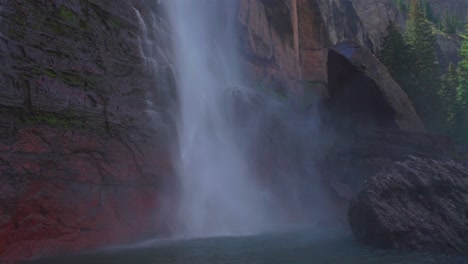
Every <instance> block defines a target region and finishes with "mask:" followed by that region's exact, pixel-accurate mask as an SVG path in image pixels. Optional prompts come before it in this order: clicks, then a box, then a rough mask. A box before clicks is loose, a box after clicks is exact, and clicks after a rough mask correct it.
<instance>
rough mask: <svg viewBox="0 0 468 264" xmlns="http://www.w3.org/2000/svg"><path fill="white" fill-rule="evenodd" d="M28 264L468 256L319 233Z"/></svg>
mask: <svg viewBox="0 0 468 264" xmlns="http://www.w3.org/2000/svg"><path fill="white" fill-rule="evenodd" d="M29 263H30V264H33V263H34V264H62V263H67V264H110V263H113V264H114V263H115V264H423V263H424V264H431V263H437V264H466V263H468V258H466V257H448V256H443V255H433V254H427V253H414V252H412V253H410V252H404V251H395V250H379V249H374V248H370V247H366V246H362V245H360V244H358V243H356V242H355V241H354V240H353V239H352V238H349V237H343V236H334V235H323V234H319V233H318V232H296V233H289V234H275V235H262V236H250V237H223V238H206V239H194V240H154V241H147V242H144V243H141V244H139V245H134V246H131V247H120V248H113V249H106V250H104V251H101V252H95V253H89V254H84V255H78V256H70V257H62V258H57V259H47V260H38V261H33V262H29Z"/></svg>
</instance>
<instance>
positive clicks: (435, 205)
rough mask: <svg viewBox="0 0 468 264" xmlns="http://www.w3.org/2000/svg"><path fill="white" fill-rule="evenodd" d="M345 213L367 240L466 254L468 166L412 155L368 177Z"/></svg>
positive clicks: (387, 244)
mask: <svg viewBox="0 0 468 264" xmlns="http://www.w3.org/2000/svg"><path fill="white" fill-rule="evenodd" d="M348 215H349V222H350V225H351V228H352V231H353V233H354V234H355V236H356V237H357V238H358V239H359V240H361V241H363V242H365V243H369V244H372V245H378V246H381V247H385V248H402V249H419V250H431V251H441V252H451V253H453V252H458V253H468V164H467V163H466V162H465V163H463V162H455V161H451V160H447V161H435V160H428V159H420V158H416V157H412V156H411V157H409V158H408V159H407V160H405V161H403V162H397V163H395V164H394V165H392V166H391V167H390V168H389V169H387V170H384V171H382V172H380V173H379V174H377V175H376V176H375V177H372V178H371V179H369V181H368V182H367V183H366V186H365V187H364V190H363V191H362V192H361V193H360V194H359V195H358V196H357V198H355V199H354V200H353V201H352V203H351V205H350V207H349V212H348Z"/></svg>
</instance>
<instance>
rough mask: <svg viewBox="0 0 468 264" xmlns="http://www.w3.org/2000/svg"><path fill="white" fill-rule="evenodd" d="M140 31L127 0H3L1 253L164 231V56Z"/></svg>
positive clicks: (2, 258)
mask: <svg viewBox="0 0 468 264" xmlns="http://www.w3.org/2000/svg"><path fill="white" fill-rule="evenodd" d="M138 2H139V1H138ZM135 6H136V7H137V8H139V9H140V10H142V11H141V12H144V10H145V7H144V6H143V3H135ZM160 26H161V28H163V27H164V24H163V23H161V25H160ZM140 33H141V27H140V25H139V19H138V17H137V15H136V12H135V9H134V8H133V6H132V4H131V3H130V1H111V2H109V1H61V0H54V1H0V60H1V61H2V63H1V64H0V87H1V89H0V112H1V117H0V237H1V238H0V263H4V262H10V261H15V260H20V259H24V258H30V257H33V256H34V257H37V256H44V255H52V254H57V253H58V252H62V253H63V252H76V251H78V250H85V249H92V248H96V247H98V246H103V245H107V244H110V243H119V242H126V241H129V240H133V239H137V238H139V237H140V236H142V235H145V234H148V233H152V232H164V230H165V229H166V224H165V223H164V220H163V219H162V217H161V215H162V214H161V213H160V212H161V210H162V208H163V204H164V202H165V199H166V198H165V197H166V196H165V193H166V189H165V185H164V183H167V182H169V181H170V180H167V181H166V180H165V179H170V178H171V177H170V175H171V164H170V162H169V153H168V143H169V141H168V138H167V136H166V135H167V131H168V130H167V129H166V128H165V127H166V125H167V122H165V120H164V111H163V110H160V109H161V108H162V106H163V104H162V102H169V101H170V100H169V99H167V96H166V94H168V93H169V92H167V93H166V91H165V90H164V89H162V88H160V87H170V86H169V85H166V84H167V82H168V81H169V80H168V78H163V77H164V76H168V74H167V66H165V65H167V64H168V61H167V60H165V59H164V57H163V56H159V57H155V59H157V60H158V67H157V68H151V69H150V68H149V67H148V63H147V61H145V59H144V57H143V55H144V54H143V50H144V49H143V44H142V43H141V42H140V41H139V37H138V35H139V34H140ZM158 34H159V36H158V41H159V43H156V44H157V45H159V46H160V47H162V49H166V50H167V48H164V43H163V41H162V40H161V39H168V38H167V37H165V36H164V32H163V31H160V32H158ZM155 77H157V78H155ZM149 101H151V102H153V103H149Z"/></svg>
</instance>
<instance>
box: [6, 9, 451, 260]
mask: <svg viewBox="0 0 468 264" xmlns="http://www.w3.org/2000/svg"><path fill="white" fill-rule="evenodd" d="M157 2H158V1H137V0H119V1H110V0H106V1H95V0H69V1H65V0H51V1H39V0H38V1H8V0H0V58H1V60H2V64H1V65H0V86H1V89H0V112H1V117H0V175H1V177H0V212H1V214H0V237H1V239H0V262H10V261H15V260H19V259H24V258H30V257H37V256H45V255H53V254H57V253H58V252H61V253H63V252H65V253H66V252H76V251H80V250H84V249H90V248H96V247H99V246H102V245H105V244H109V243H119V242H126V241H129V240H132V239H137V238H138V237H140V236H141V235H142V234H148V233H164V232H165V231H167V223H166V222H165V217H164V216H166V215H167V214H168V212H167V211H165V210H166V209H167V207H166V205H167V204H170V198H171V193H173V190H172V189H171V187H172V184H171V183H172V182H173V181H174V179H173V177H172V175H173V173H172V167H171V163H170V145H171V143H172V141H173V140H174V132H173V131H174V129H173V126H172V125H171V123H172V121H171V117H170V114H169V113H168V111H169V110H170V108H171V104H172V102H173V100H174V99H176V93H175V92H174V89H173V88H174V77H173V75H174V74H173V72H172V70H171V55H170V54H171V50H170V46H169V45H168V40H169V39H170V33H169V32H168V30H167V28H168V27H167V23H166V22H165V19H164V15H163V14H162V13H160V12H161V11H160V9H161V8H160V6H159V5H158V4H157ZM390 2H391V1H390V0H385V1H380V2H379V3H377V4H376V3H375V1H371V0H356V1H354V0H353V1H348V0H332V1H330V0H240V1H239V16H238V23H239V29H240V32H241V36H242V46H241V49H242V51H243V55H244V57H245V60H244V64H245V67H244V68H245V74H246V76H248V77H250V78H251V79H252V83H253V84H252V86H264V87H268V89H273V90H274V91H275V93H277V94H279V95H287V94H294V95H306V94H309V93H311V94H313V95H314V96H315V97H317V98H319V99H323V100H322V101H326V99H330V98H331V99H333V96H334V93H333V92H332V93H329V91H330V90H329V89H330V82H329V74H330V69H329V68H328V67H327V65H332V64H329V55H330V48H331V47H334V46H336V44H338V43H341V42H343V41H344V40H353V41H354V42H355V43H358V44H359V45H360V46H361V47H362V48H363V49H365V51H363V52H364V54H365V56H363V57H361V59H362V61H360V60H356V59H355V58H353V57H352V56H347V52H346V50H344V51H343V52H342V54H340V52H335V55H337V56H338V57H339V58H340V59H342V60H337V61H335V62H336V63H337V64H336V66H337V67H339V66H343V65H347V66H349V65H348V64H350V65H351V66H350V67H351V68H350V69H351V71H353V72H357V73H359V74H356V75H353V76H352V77H353V78H354V77H363V78H366V80H367V79H368V78H370V79H372V80H373V81H372V82H371V83H373V84H375V81H376V80H377V81H378V83H380V84H378V85H373V86H372V87H370V86H369V87H370V88H371V89H376V90H373V91H376V93H377V94H378V98H380V99H382V98H383V99H385V100H387V101H386V102H387V104H386V107H387V106H388V107H390V108H392V107H393V108H394V109H393V110H395V111H394V112H392V113H398V114H397V115H392V116H391V118H390V119H391V120H392V124H395V126H396V128H399V129H406V130H421V129H422V127H421V126H420V124H419V119H418V118H417V116H415V115H414V110H412V107H411V104H410V103H409V102H408V101H407V98H406V97H405V95H404V93H402V92H401V90H400V88H399V87H398V86H397V85H396V84H395V83H394V82H393V81H392V80H391V79H389V76H388V73H383V74H384V75H385V76H386V78H383V79H382V78H380V77H379V76H381V75H380V73H379V72H378V71H377V72H376V71H375V69H379V71H384V69H383V67H382V65H380V64H379V63H378V61H377V60H376V59H375V57H373V55H372V54H371V53H370V52H369V51H368V50H367V49H366V48H365V47H367V48H368V49H369V50H372V51H375V50H376V49H377V48H378V47H379V45H380V39H381V37H382V36H383V34H384V33H383V32H384V31H385V28H386V26H387V23H388V21H390V20H393V19H400V18H399V14H398V12H397V10H396V9H395V8H394V7H393V6H392V5H391V3H390ZM143 24H145V25H146V26H144V25H143ZM152 25H154V27H152ZM143 36H144V37H145V39H147V40H149V41H150V42H151V43H146V42H145V41H144V40H143ZM369 57H370V59H369ZM366 58H367V59H366ZM368 60H370V61H372V64H366V61H368ZM341 61H344V62H341ZM361 62H362V63H364V64H363V65H367V67H369V65H374V66H375V65H377V66H376V68H375V69H365V68H363V67H361V66H362V65H361ZM347 63H348V64H347ZM335 73H336V72H335ZM353 78H351V79H353ZM385 83H387V84H388V83H390V84H391V85H390V86H389V87H391V89H393V90H396V91H393V90H392V91H388V89H389V88H388V87H386V86H385V87H384V86H382V85H384V84H385ZM379 85H380V86H379ZM335 87H341V86H339V85H337V86H335ZM369 87H367V88H369ZM376 87H377V88H376ZM379 87H380V88H379ZM386 89H387V90H386ZM335 94H336V93H335ZM391 94H393V95H396V96H393V97H392V96H387V95H391ZM389 98H390V99H389ZM391 98H394V99H391ZM395 98H396V99H395ZM405 98H406V99H405ZM334 99H337V97H335V98H334ZM338 99H339V98H338ZM370 99H372V98H370ZM329 101H333V100H329ZM371 101H372V100H367V101H366V102H367V103H369V102H371ZM356 102H361V101H359V100H357V101H356ZM398 104H401V105H403V107H401V105H398ZM339 105H341V106H343V104H338V106H339ZM345 105H346V104H345ZM336 109H339V107H337V108H336ZM341 115H345V114H344V113H341ZM390 119H389V120H390ZM331 123H334V121H331ZM333 125H334V124H333ZM298 127H300V126H298ZM295 128H296V127H295ZM284 131H287V129H285V130H284ZM314 131H315V130H314ZM398 131H399V130H398ZM400 132H401V131H399V132H395V133H396V134H397V136H395V137H394V138H398V140H397V142H399V143H401V142H404V140H403V141H402V140H400V139H399V136H400V134H399V133H400ZM281 133H283V132H281ZM281 133H278V134H279V136H278V138H279V140H282V139H284V134H281ZM284 133H286V132H284ZM421 137H423V136H421ZM404 138H406V137H405V136H404ZM426 139H427V138H424V137H423V139H422V141H424V140H426ZM438 139H439V138H438ZM442 141H443V140H442ZM291 142H293V143H295V144H297V145H300V142H299V143H298V142H297V140H296V141H295V140H294V139H292V140H291ZM372 142H379V141H378V140H375V141H372ZM411 142H412V143H414V142H416V143H414V145H416V146H419V145H418V144H419V143H418V142H419V141H418V140H412V141H411ZM424 142H426V141H424ZM393 143H394V142H392V143H391V144H390V143H389V145H392V144H393ZM376 144H378V143H376ZM370 145H371V146H372V144H370ZM307 146H309V145H307ZM439 146H441V147H440V148H439ZM445 146H446V144H445V142H442V143H441V144H437V146H436V147H435V149H442V148H445ZM300 147H301V149H302V148H304V146H300ZM389 148H390V147H389ZM265 149H267V152H270V154H272V153H271V152H272V151H270V148H268V147H267V148H265ZM351 149H352V148H351ZM282 150H283V148H279V149H275V151H277V153H280V155H278V156H277V157H275V158H276V160H275V159H274V158H271V159H268V160H265V161H262V162H263V163H264V167H265V168H267V169H268V170H270V171H271V170H272V166H271V165H272V164H275V162H276V161H282V160H283V161H284V160H285V159H283V158H284V155H285V153H287V152H285V153H281V151H282ZM433 150H434V148H430V149H429V150H424V151H427V152H431V151H433ZM408 152H409V153H413V152H411V151H406V149H405V151H401V152H398V153H399V154H398V157H400V156H401V155H403V154H405V153H408ZM402 153H403V154H402ZM273 154H275V153H273ZM379 155H380V154H379ZM273 156H274V155H273ZM381 156H385V155H381ZM262 157H267V156H266V155H265V156H262ZM379 157H380V156H378V157H377V159H378V158H379ZM366 158H367V159H371V158H376V156H375V155H374V156H372V155H368V156H366ZM380 158H381V157H380ZM289 159H294V157H289ZM333 159H334V160H336V158H333ZM296 160H299V159H296ZM347 161H348V162H349V160H347ZM361 161H362V160H361ZM301 162H302V163H304V164H309V163H310V161H309V160H306V158H303V159H301V161H300V163H301ZM353 162H354V160H353ZM302 163H301V164H302ZM291 164H293V165H295V164H297V163H291ZM324 164H327V163H324ZM372 164H373V165H375V164H376V163H372ZM343 168H349V167H346V166H343ZM298 174H304V172H303V171H299V170H298ZM337 175H341V174H339V173H337ZM330 179H332V177H330ZM331 181H333V180H331ZM345 181H346V180H345ZM299 184H302V182H300V183H299ZM330 186H331V188H334V187H333V186H343V181H342V180H340V181H333V184H331V185H330ZM338 189H339V188H338ZM345 189H346V188H345ZM334 191H336V192H340V191H339V190H337V188H335V189H334ZM346 199H348V196H347V198H346ZM168 201H169V202H168Z"/></svg>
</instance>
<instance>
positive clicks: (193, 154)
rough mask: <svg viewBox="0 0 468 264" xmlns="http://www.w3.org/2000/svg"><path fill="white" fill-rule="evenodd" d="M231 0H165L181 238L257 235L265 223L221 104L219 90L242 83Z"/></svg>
mask: <svg viewBox="0 0 468 264" xmlns="http://www.w3.org/2000/svg"><path fill="white" fill-rule="evenodd" d="M235 2H236V1H232V0H215V1H214V0H200V1H193V0H169V1H166V2H165V4H166V5H167V10H168V14H169V19H170V23H171V25H172V32H173V47H174V53H175V54H176V63H175V64H176V71H177V74H178V80H177V85H178V89H179V90H178V91H179V93H178V95H179V104H180V120H179V124H178V130H179V131H178V132H179V135H178V136H179V155H180V161H179V166H178V173H179V177H180V184H181V193H180V199H179V203H180V204H179V211H178V227H177V232H178V233H179V235H182V236H192V237H193V236H195V237H200V236H202V237H203V236H218V235H240V234H251V233H258V232H261V231H262V230H264V229H265V228H266V225H267V223H271V222H272V219H271V218H270V215H269V214H270V213H269V212H270V211H271V210H270V208H269V198H268V195H267V194H266V193H265V192H264V191H262V188H260V187H259V185H258V183H257V182H256V177H255V176H254V175H252V172H251V168H250V166H249V163H248V160H247V155H246V153H245V152H244V151H243V149H242V148H241V147H240V146H241V145H242V140H245V139H242V138H238V137H236V136H235V131H236V129H237V128H236V126H235V125H234V123H233V122H232V119H230V116H229V109H228V108H229V107H228V104H227V103H226V101H225V99H226V91H227V89H229V88H231V87H235V86H242V80H241V78H240V69H239V64H238V61H237V60H238V54H237V52H236V50H237V47H238V46H237V43H236V34H235V29H234V25H233V22H234V21H235V19H234V17H233V16H234V15H235V13H236V6H235V5H236V3H235Z"/></svg>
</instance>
